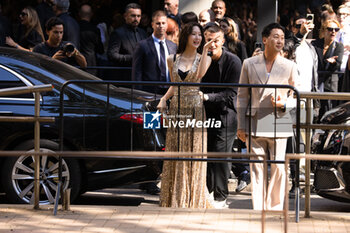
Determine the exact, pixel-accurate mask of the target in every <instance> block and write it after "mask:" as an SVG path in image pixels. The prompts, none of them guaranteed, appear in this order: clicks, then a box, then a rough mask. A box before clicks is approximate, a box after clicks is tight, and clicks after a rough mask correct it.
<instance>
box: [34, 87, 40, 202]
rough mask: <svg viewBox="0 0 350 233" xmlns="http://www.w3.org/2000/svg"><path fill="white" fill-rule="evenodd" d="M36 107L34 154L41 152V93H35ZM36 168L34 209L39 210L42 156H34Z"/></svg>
mask: <svg viewBox="0 0 350 233" xmlns="http://www.w3.org/2000/svg"><path fill="white" fill-rule="evenodd" d="M34 96H35V107H34V111H35V113H34V116H35V117H36V119H35V125H34V152H39V151H40V122H39V117H40V93H39V92H35V93H34ZM34 161H35V167H34V194H33V195H34V209H39V202H40V156H39V155H37V154H36V155H34Z"/></svg>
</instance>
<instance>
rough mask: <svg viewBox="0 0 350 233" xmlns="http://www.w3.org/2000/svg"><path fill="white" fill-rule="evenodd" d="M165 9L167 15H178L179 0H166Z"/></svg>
mask: <svg viewBox="0 0 350 233" xmlns="http://www.w3.org/2000/svg"><path fill="white" fill-rule="evenodd" d="M164 11H165V12H166V14H167V15H177V13H178V12H179V0H164Z"/></svg>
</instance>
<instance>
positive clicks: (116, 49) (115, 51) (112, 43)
mask: <svg viewBox="0 0 350 233" xmlns="http://www.w3.org/2000/svg"><path fill="white" fill-rule="evenodd" d="M123 36H125V35H120V34H119V31H117V30H114V32H113V33H112V35H111V38H110V39H109V45H108V50H107V55H108V59H109V60H110V61H112V62H115V63H117V64H118V65H120V64H123V65H125V64H127V65H131V62H132V57H133V56H132V55H131V54H121V53H120V47H121V44H122V41H123Z"/></svg>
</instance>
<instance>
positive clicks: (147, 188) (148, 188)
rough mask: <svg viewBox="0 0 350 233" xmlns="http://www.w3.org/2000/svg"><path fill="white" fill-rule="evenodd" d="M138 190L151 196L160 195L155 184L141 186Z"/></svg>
mask: <svg viewBox="0 0 350 233" xmlns="http://www.w3.org/2000/svg"><path fill="white" fill-rule="evenodd" d="M140 189H142V190H144V191H146V193H148V194H151V195H158V194H159V193H160V188H158V186H157V184H156V183H146V184H141V185H140Z"/></svg>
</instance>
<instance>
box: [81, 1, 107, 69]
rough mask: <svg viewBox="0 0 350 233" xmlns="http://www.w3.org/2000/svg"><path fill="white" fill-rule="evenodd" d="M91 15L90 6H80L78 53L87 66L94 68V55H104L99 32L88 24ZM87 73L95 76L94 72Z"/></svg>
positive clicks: (92, 25)
mask: <svg viewBox="0 0 350 233" xmlns="http://www.w3.org/2000/svg"><path fill="white" fill-rule="evenodd" d="M92 15H93V13H92V9H91V6H90V5H88V4H83V5H81V7H80V9H79V17H80V21H79V25H80V52H81V53H82V54H83V55H84V57H85V59H86V62H87V65H88V66H96V64H97V62H96V59H97V58H96V53H99V54H103V53H104V49H103V44H102V42H101V34H100V30H99V29H98V28H97V27H96V26H95V25H94V24H92V23H91V22H90V21H91V18H92ZM88 72H89V73H91V74H96V70H91V69H89V70H88Z"/></svg>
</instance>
